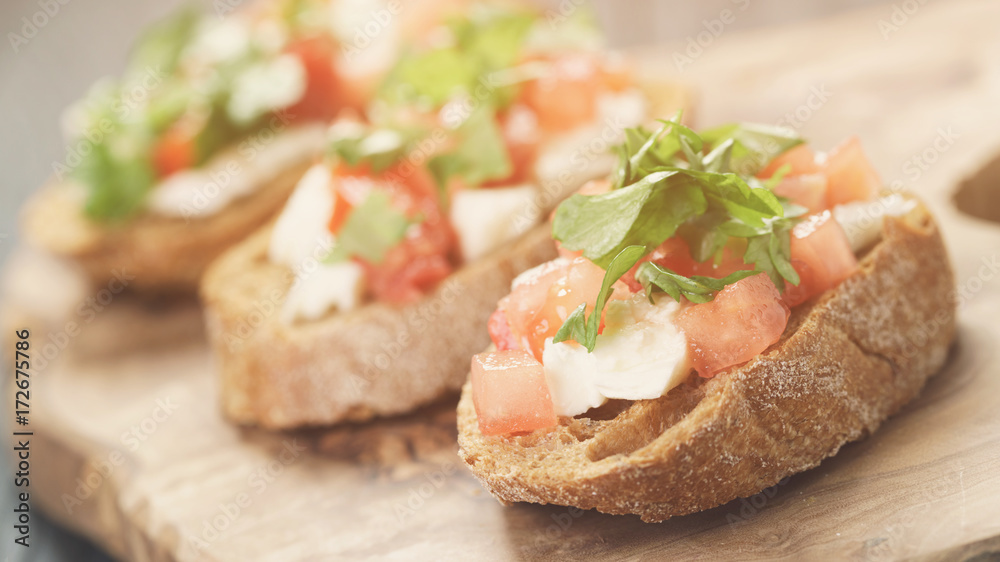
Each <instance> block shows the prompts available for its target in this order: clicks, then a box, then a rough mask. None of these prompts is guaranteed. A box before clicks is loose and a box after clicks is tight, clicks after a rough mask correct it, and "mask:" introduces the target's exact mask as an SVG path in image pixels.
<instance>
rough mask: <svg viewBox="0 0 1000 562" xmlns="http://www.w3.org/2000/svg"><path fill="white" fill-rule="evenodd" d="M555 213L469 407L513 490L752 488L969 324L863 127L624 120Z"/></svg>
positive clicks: (497, 491)
mask: <svg viewBox="0 0 1000 562" xmlns="http://www.w3.org/2000/svg"><path fill="white" fill-rule="evenodd" d="M551 234H552V237H553V238H554V242H555V244H556V245H557V246H558V248H559V250H558V251H559V254H560V255H559V257H557V258H555V259H554V260H552V261H549V262H547V263H545V264H542V265H540V266H538V267H536V268H535V269H532V270H529V271H528V272H525V273H523V274H521V275H520V276H518V278H517V279H516V280H515V281H514V282H513V284H512V290H511V292H510V294H509V295H508V296H506V297H504V298H503V299H501V300H500V301H499V305H498V307H497V308H496V310H495V312H494V314H493V315H492V317H491V318H490V320H489V322H488V330H489V332H490V335H491V339H492V342H493V346H492V347H491V348H490V349H489V350H488V351H486V352H484V353H481V354H478V355H476V356H475V357H474V358H473V359H472V363H471V375H470V380H469V382H468V383H467V384H466V385H465V387H464V390H463V395H462V399H461V402H460V404H459V407H458V429H459V444H460V456H461V458H462V459H463V460H464V461H465V463H466V464H467V465H468V466H469V468H470V469H471V470H472V472H473V473H474V474H475V476H476V477H477V478H478V479H479V480H480V481H481V482H482V483H483V485H484V486H485V487H486V489H487V490H489V491H490V492H491V493H492V494H493V495H494V496H496V497H497V498H498V499H499V500H500V501H501V502H503V503H510V502H535V503H543V504H546V503H551V504H558V505H567V506H574V507H578V508H583V509H596V510H599V511H602V512H606V513H614V514H637V515H639V516H641V518H642V519H643V520H644V521H662V520H664V519H667V518H669V517H672V516H675V515H683V514H687V513H692V512H695V511H700V510H704V509H708V508H711V507H715V506H718V505H721V504H723V503H726V502H728V501H731V500H733V499H736V498H738V497H745V496H750V495H752V494H754V493H757V492H759V491H761V490H762V489H764V488H767V487H769V486H772V485H774V484H776V483H777V482H779V481H780V480H781V479H783V478H785V477H787V476H789V475H791V474H794V473H797V472H800V471H802V470H805V469H808V468H811V467H814V466H816V465H818V464H819V463H820V462H821V461H822V460H823V459H824V458H826V457H828V456H830V455H833V454H835V453H836V452H837V451H838V450H839V449H840V447H841V446H843V445H844V444H845V443H847V442H849V441H853V440H856V439H860V438H862V437H863V436H865V435H867V434H868V433H870V432H872V431H874V430H875V429H876V428H877V427H878V426H879V424H880V423H882V421H884V420H885V419H886V417H888V416H889V415H891V414H893V413H894V412H896V411H898V410H899V409H900V408H901V407H902V406H903V405H904V404H905V403H906V402H907V401H909V400H910V399H912V398H913V397H915V396H916V395H917V394H918V393H919V392H920V389H921V387H922V386H923V384H924V382H925V380H926V379H927V377H929V376H930V375H932V374H933V373H935V372H936V371H937V370H938V369H940V368H941V366H942V365H943V363H944V361H945V359H946V356H947V354H948V349H949V346H950V344H951V341H952V339H953V337H954V334H955V307H954V304H953V303H951V302H949V299H947V298H946V297H947V295H948V294H949V292H950V291H951V289H952V287H953V283H954V280H953V274H952V271H951V268H950V265H949V260H948V256H947V254H946V251H945V248H944V245H943V244H942V240H941V236H940V233H939V231H938V228H937V226H936V225H935V223H934V220H933V218H932V217H931V215H930V213H929V212H928V210H927V209H926V208H925V207H924V206H923V205H922V204H921V203H920V202H919V201H918V200H917V199H916V198H914V197H913V196H911V195H906V194H900V193H886V192H884V191H883V189H882V184H881V183H880V181H879V179H878V175H877V173H876V172H875V171H874V168H873V167H872V165H871V164H870V163H869V162H868V160H867V159H866V157H865V155H864V153H863V151H862V150H861V147H860V144H859V142H858V141H857V139H849V140H847V141H845V142H844V143H843V144H841V145H839V146H837V147H836V148H834V149H833V150H832V151H830V152H829V153H828V154H825V155H817V154H815V153H814V152H813V151H812V150H811V149H810V148H809V147H808V146H807V145H806V144H804V143H803V142H802V141H801V140H800V139H798V138H797V137H796V135H795V133H794V131H790V130H784V129H780V128H773V127H763V126H756V125H729V126H724V127H719V128H716V129H712V130H710V131H705V132H702V133H701V134H697V133H695V132H693V131H691V130H690V129H688V128H686V127H684V126H683V125H681V124H680V123H678V122H676V121H668V122H664V123H663V125H662V127H660V128H659V129H658V130H656V131H647V130H642V129H639V130H634V131H630V132H629V138H628V142H626V144H625V145H624V147H623V148H622V149H621V153H620V162H619V165H618V167H617V169H616V171H615V173H614V174H612V176H611V178H610V179H608V180H605V181H602V182H595V183H592V184H589V185H588V186H586V187H585V188H584V190H582V192H581V193H580V194H577V195H574V196H573V197H571V198H569V199H568V200H566V201H565V202H564V203H562V204H561V205H560V207H559V208H558V209H557V211H556V212H555V214H554V218H553V222H552V226H551ZM915 330H919V332H917V331H915ZM918 334H919V335H918Z"/></svg>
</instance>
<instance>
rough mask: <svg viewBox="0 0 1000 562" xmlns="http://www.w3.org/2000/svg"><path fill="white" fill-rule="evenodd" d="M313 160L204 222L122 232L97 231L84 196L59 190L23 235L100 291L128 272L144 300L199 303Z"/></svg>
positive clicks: (155, 222) (141, 222) (45, 193)
mask: <svg viewBox="0 0 1000 562" xmlns="http://www.w3.org/2000/svg"><path fill="white" fill-rule="evenodd" d="M312 161H313V158H312V155H311V154H305V153H304V154H303V155H302V159H301V161H300V162H299V163H298V164H296V165H294V166H291V167H289V168H288V169H285V170H283V171H281V172H279V173H277V174H276V175H275V176H274V177H273V178H266V179H265V178H261V181H266V185H262V186H261V188H260V189H256V190H254V191H253V192H252V193H250V194H249V195H247V196H245V197H241V198H239V199H236V200H234V201H232V202H231V203H230V204H228V205H227V206H226V207H225V208H224V209H222V210H221V211H219V212H218V213H215V214H213V215H209V216H206V217H200V218H193V219H190V220H188V219H184V218H179V217H165V216H160V215H156V214H153V213H148V212H147V213H143V214H141V215H138V216H136V217H135V218H133V219H131V220H129V221H128V222H124V223H122V224H119V225H104V224H99V223H95V222H93V221H91V220H89V219H88V218H87V217H85V216H84V215H83V213H82V211H81V209H82V207H83V201H82V200H81V198H80V196H79V195H80V194H79V193H78V192H77V191H75V190H72V189H68V188H67V186H65V185H60V184H57V183H53V184H50V185H47V186H46V187H44V188H43V189H42V190H40V191H39V192H38V193H37V194H36V195H35V196H34V197H33V198H32V199H31V200H30V201H29V202H28V205H27V206H26V207H25V209H24V211H23V214H22V216H21V219H22V230H23V234H24V238H25V240H26V241H27V242H28V244H30V245H32V246H34V247H36V248H38V249H40V250H43V251H45V252H47V253H50V254H53V255H55V256H57V257H61V258H65V259H68V260H71V261H73V262H76V263H77V264H79V265H80V267H81V268H82V269H83V270H84V272H85V273H86V275H87V277H89V278H90V280H91V281H92V282H93V283H94V284H95V285H104V284H106V283H107V282H109V281H110V280H112V279H114V278H115V277H116V273H120V272H124V273H125V274H127V275H131V276H134V279H133V280H132V281H131V282H130V284H129V289H130V290H132V291H135V292H139V293H181V294H189V295H193V294H195V293H196V291H197V288H198V280H199V279H200V278H201V275H202V273H203V272H204V271H205V268H206V267H207V266H208V264H209V263H211V262H212V260H214V259H215V258H216V257H218V255H219V254H221V253H222V252H223V251H225V250H226V249H227V248H229V247H230V246H232V245H234V244H236V243H237V242H239V241H241V240H243V239H245V238H246V237H247V236H249V235H250V233H251V232H253V231H254V230H256V229H258V228H260V227H261V226H262V225H264V224H265V223H267V221H268V220H269V219H270V218H271V217H273V216H274V215H275V214H276V213H277V212H278V211H280V210H281V206H282V204H283V203H284V202H285V200H286V199H288V196H289V195H291V193H292V190H293V189H294V188H295V184H296V182H298V180H299V178H300V177H302V174H304V173H305V171H306V170H307V169H308V168H309V166H310V165H312Z"/></svg>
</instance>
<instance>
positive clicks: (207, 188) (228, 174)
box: [146, 124, 326, 218]
mask: <svg viewBox="0 0 1000 562" xmlns="http://www.w3.org/2000/svg"><path fill="white" fill-rule="evenodd" d="M280 126H282V127H286V129H285V130H282V131H277V132H274V131H272V132H270V133H269V134H268V135H267V136H265V135H264V134H259V135H257V136H256V137H254V138H252V139H248V140H244V141H242V142H240V143H239V144H238V145H237V146H233V147H230V148H229V149H227V150H224V151H222V152H220V153H219V154H217V155H216V156H215V157H213V158H212V159H211V160H210V161H208V162H207V163H206V164H205V165H203V166H201V167H198V168H193V169H190V170H183V171H180V172H177V173H174V174H172V175H170V176H168V177H167V178H165V179H164V180H163V181H161V182H160V183H159V184H158V185H157V186H156V187H154V188H153V190H152V192H151V193H150V194H149V199H148V200H147V203H146V206H147V208H148V210H149V211H151V212H153V213H155V214H158V215H161V216H168V217H181V218H199V217H207V216H211V215H213V214H215V213H218V212H219V211H221V210H222V209H224V208H225V207H226V206H227V205H229V204H230V203H231V202H233V201H235V200H237V199H239V198H241V197H245V196H247V195H250V194H251V193H253V192H254V191H256V190H258V189H260V188H261V187H263V186H266V185H268V184H269V183H270V182H271V181H273V180H274V179H275V178H277V177H278V175H280V174H281V173H282V172H284V171H285V170H287V169H288V168H290V167H293V166H295V165H298V164H299V163H301V162H304V161H308V160H310V159H312V158H313V157H315V156H316V155H317V154H319V153H320V152H322V150H323V147H324V146H325V142H326V141H325V138H326V133H325V130H326V127H325V126H323V125H320V124H311V125H303V126H298V127H287V126H285V125H280Z"/></svg>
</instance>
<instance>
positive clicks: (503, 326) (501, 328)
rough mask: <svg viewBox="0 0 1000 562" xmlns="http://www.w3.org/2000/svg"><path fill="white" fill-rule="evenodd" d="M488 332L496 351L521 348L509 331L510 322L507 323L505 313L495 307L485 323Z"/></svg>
mask: <svg viewBox="0 0 1000 562" xmlns="http://www.w3.org/2000/svg"><path fill="white" fill-rule="evenodd" d="M486 328H487V330H488V331H489V333H490V339H491V340H493V344H494V345H495V346H496V347H497V351H506V350H508V349H521V346H520V345H519V344H518V343H517V339H516V338H514V335H513V334H511V333H510V324H508V323H507V313H506V312H504V311H503V310H502V309H499V308H498V309H496V310H494V311H493V314H491V315H490V321H489V322H488V323H487V325H486Z"/></svg>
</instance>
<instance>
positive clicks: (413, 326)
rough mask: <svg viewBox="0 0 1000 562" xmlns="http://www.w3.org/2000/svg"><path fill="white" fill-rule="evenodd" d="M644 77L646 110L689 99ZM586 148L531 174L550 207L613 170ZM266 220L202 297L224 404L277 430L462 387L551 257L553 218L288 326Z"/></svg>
mask: <svg viewBox="0 0 1000 562" xmlns="http://www.w3.org/2000/svg"><path fill="white" fill-rule="evenodd" d="M638 87H640V88H641V89H642V91H643V92H645V94H646V97H647V99H649V100H650V107H649V114H650V115H670V114H673V113H674V112H676V111H677V109H679V108H684V109H685V110H686V111H687V110H690V109H691V107H692V101H693V95H692V93H691V91H690V90H689V89H687V88H686V87H684V86H681V85H678V84H676V83H672V82H668V81H665V80H663V79H661V78H656V77H653V78H646V77H643V78H640V79H639V81H638ZM612 125H613V124H608V125H606V127H609V126H612ZM598 134H601V133H598ZM598 140H600V139H598ZM583 148H584V149H587V150H590V149H589V148H587V147H583ZM590 154H591V153H589V152H582V151H581V150H577V151H576V152H575V153H570V154H566V155H565V156H566V159H567V162H566V166H565V167H564V170H563V171H562V172H561V173H556V174H554V175H553V176H551V177H545V176H544V175H542V174H536V175H538V177H536V178H535V179H536V184H537V185H538V187H539V193H538V204H539V205H540V206H541V207H542V209H543V211H544V212H548V211H551V210H552V208H554V207H555V206H556V205H557V204H558V203H559V202H560V201H561V200H562V199H563V198H564V197H566V196H567V195H569V194H570V193H572V192H573V191H575V190H576V189H577V188H579V187H580V185H581V184H582V183H583V182H585V181H586V180H588V179H592V178H594V177H600V176H606V175H607V173H608V168H609V167H610V164H608V163H607V162H606V161H604V160H603V159H593V160H588V159H587V158H585V156H588V155H590ZM571 157H572V158H574V160H572V163H570V161H569V159H570V158H571ZM580 162H583V163H584V164H585V165H583V166H579V165H578V164H579V163H580ZM602 162H604V164H603V165H602ZM271 230H272V228H271V227H266V228H263V229H261V231H259V232H256V233H254V234H253V235H252V236H251V237H250V238H249V239H248V240H247V241H245V242H244V243H242V244H240V245H238V246H237V247H235V248H233V249H232V250H231V251H229V252H227V253H225V254H224V255H223V256H221V257H220V258H219V259H218V261H217V262H216V263H215V264H213V265H212V266H211V267H210V268H209V271H208V272H207V273H206V274H205V278H204V279H203V281H202V285H201V298H202V301H203V303H204V306H205V316H206V321H207V329H208V335H209V341H210V342H211V344H212V348H213V350H214V352H215V356H216V361H217V365H218V369H219V372H220V376H221V380H222V392H221V394H222V408H223V411H224V413H225V414H226V415H227V416H228V417H229V418H230V419H231V420H233V421H235V422H237V423H240V424H245V425H259V426H262V427H267V428H272V429H288V428H294V427H301V426H317V425H329V424H333V423H338V422H345V421H363V420H367V419H370V418H373V417H376V416H389V415H396V414H401V413H405V412H408V411H411V410H413V409H414V408H417V407H419V406H421V405H423V404H427V403H429V402H432V401H434V400H436V399H438V398H440V397H441V396H442V395H443V394H446V393H448V392H456V393H457V391H458V390H460V389H461V387H462V384H463V383H464V382H465V379H466V375H467V373H468V367H469V357H470V356H471V355H472V354H473V353H475V351H476V350H478V349H482V348H483V347H485V346H486V345H487V344H489V341H490V339H489V335H488V334H487V331H486V329H485V326H486V323H487V321H488V319H489V316H490V314H491V313H492V312H493V310H494V309H495V308H496V303H497V301H498V300H499V299H500V298H501V297H502V296H503V295H505V294H507V293H508V292H509V291H510V284H511V282H512V281H513V280H514V277H516V276H517V274H519V273H521V272H522V271H524V270H526V269H530V268H532V267H534V266H536V265H539V264H541V263H543V262H546V261H549V260H551V259H553V258H554V257H555V256H556V250H555V246H554V244H553V243H552V238H551V234H550V231H551V228H550V226H548V225H542V226H538V227H536V228H535V229H533V230H531V231H529V232H528V233H526V234H525V235H524V236H522V237H520V238H519V239H517V240H515V241H513V242H511V243H508V244H505V245H504V246H503V247H501V248H499V249H497V250H496V251H494V252H493V253H492V254H490V255H488V256H485V257H483V258H482V259H479V260H476V261H475V262H473V263H469V264H466V265H464V266H463V267H462V268H461V269H460V270H459V271H457V272H456V273H455V274H453V275H452V276H451V277H449V278H448V279H447V280H445V281H444V282H443V283H442V284H441V286H440V287H438V288H437V289H436V290H435V291H433V292H432V293H431V294H429V295H427V296H425V297H424V298H423V299H422V300H421V301H419V302H417V303H415V304H413V305H410V306H405V307H399V306H391V305H387V304H385V303H378V302H375V303H368V304H365V305H364V306H362V307H360V308H358V309H357V310H354V311H351V312H349V313H347V314H338V313H334V314H328V315H326V316H325V317H323V318H321V319H319V320H317V321H315V322H307V323H302V324H294V325H290V326H289V325H286V324H283V323H282V322H281V321H280V319H279V316H280V310H281V307H282V305H283V304H284V301H285V299H286V297H287V295H288V291H289V288H290V287H291V286H292V283H293V282H294V274H293V272H292V270H291V269H289V268H288V267H286V266H284V265H277V264H273V263H271V262H270V261H269V260H268V257H267V248H268V241H269V239H270V236H271Z"/></svg>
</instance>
